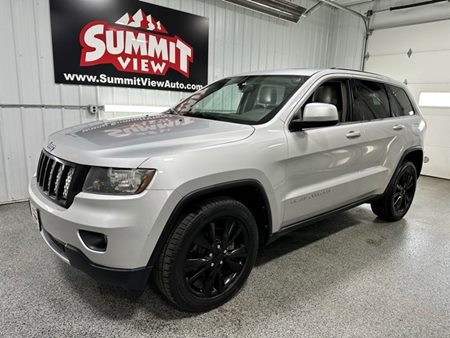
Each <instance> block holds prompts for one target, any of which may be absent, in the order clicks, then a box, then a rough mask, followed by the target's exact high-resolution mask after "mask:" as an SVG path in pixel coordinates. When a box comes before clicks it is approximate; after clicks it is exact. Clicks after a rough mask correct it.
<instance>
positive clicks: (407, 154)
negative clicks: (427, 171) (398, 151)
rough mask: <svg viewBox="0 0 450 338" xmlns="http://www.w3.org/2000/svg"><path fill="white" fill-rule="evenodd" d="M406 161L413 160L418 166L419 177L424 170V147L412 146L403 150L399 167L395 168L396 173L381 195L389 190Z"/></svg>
mask: <svg viewBox="0 0 450 338" xmlns="http://www.w3.org/2000/svg"><path fill="white" fill-rule="evenodd" d="M406 161H409V162H412V164H414V166H415V167H416V171H417V177H419V175H420V172H421V171H422V165H423V149H422V147H420V146H417V147H411V148H408V149H406V150H405V151H404V152H403V155H402V157H401V158H400V161H398V164H397V167H396V168H395V171H394V174H393V175H392V177H391V179H390V181H389V184H388V185H387V187H386V189H385V190H384V192H383V194H381V195H380V196H383V195H385V194H386V192H387V191H389V189H390V188H391V186H392V184H394V181H395V177H396V176H397V173H398V169H399V168H400V166H401V165H402V164H403V163H405V162H406Z"/></svg>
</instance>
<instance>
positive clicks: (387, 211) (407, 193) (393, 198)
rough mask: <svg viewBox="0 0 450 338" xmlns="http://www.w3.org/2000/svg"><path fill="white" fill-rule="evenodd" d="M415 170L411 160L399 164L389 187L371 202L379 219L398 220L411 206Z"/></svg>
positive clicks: (414, 186) (414, 190)
mask: <svg viewBox="0 0 450 338" xmlns="http://www.w3.org/2000/svg"><path fill="white" fill-rule="evenodd" d="M416 182H417V170H416V167H415V166H414V164H412V163H411V162H404V163H402V164H401V165H400V167H399V169H398V170H397V173H396V175H395V177H394V179H393V183H392V184H391V185H390V187H389V189H388V190H387V191H386V193H385V194H384V195H383V197H381V198H380V199H379V200H377V201H375V202H373V203H372V204H371V207H372V211H373V212H374V213H375V214H376V215H377V216H378V217H379V218H381V219H383V220H385V221H389V222H394V221H398V220H400V219H401V218H403V216H405V215H406V213H407V212H408V210H409V208H410V207H411V204H412V201H413V198H414V194H415V192H416Z"/></svg>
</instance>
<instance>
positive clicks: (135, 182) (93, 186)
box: [83, 167, 156, 195]
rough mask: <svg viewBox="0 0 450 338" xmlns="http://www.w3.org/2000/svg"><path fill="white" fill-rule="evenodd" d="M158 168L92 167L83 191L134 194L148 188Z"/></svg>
mask: <svg viewBox="0 0 450 338" xmlns="http://www.w3.org/2000/svg"><path fill="white" fill-rule="evenodd" d="M155 173H156V170H153V169H114V168H99V167H92V168H91V169H90V170H89V173H88V175H87V177H86V180H85V182H84V185H83V191H84V192H89V193H93V194H111V195H133V194H139V193H141V192H143V191H144V190H145V188H147V186H148V185H149V183H150V182H151V180H152V179H153V176H155Z"/></svg>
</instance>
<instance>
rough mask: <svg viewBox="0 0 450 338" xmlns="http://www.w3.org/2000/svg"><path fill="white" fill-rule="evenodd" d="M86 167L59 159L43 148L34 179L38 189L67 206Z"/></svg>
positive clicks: (81, 179)
mask: <svg viewBox="0 0 450 338" xmlns="http://www.w3.org/2000/svg"><path fill="white" fill-rule="evenodd" d="M87 170H88V167H86V166H82V165H78V164H74V163H71V162H67V161H64V160H61V159H59V158H56V157H54V156H53V155H50V154H49V153H47V152H46V151H45V150H43V151H42V153H41V157H40V158H39V163H38V168H37V172H36V180H37V184H38V186H39V189H40V191H41V192H42V193H43V194H44V195H45V196H47V197H48V198H50V199H51V200H53V201H54V202H55V203H57V204H59V205H61V206H63V207H64V208H68V207H69V206H70V205H71V204H72V202H73V199H74V197H75V195H76V194H78V193H79V192H80V191H81V189H82V187H83V183H84V179H85V178H86V173H87Z"/></svg>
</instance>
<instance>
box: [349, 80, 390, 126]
mask: <svg viewBox="0 0 450 338" xmlns="http://www.w3.org/2000/svg"><path fill="white" fill-rule="evenodd" d="M353 95H354V99H353V117H352V120H353V121H364V120H374V119H382V118H386V117H391V113H390V109H389V100H388V97H387V94H386V90H385V88H384V85H383V84H382V83H378V82H372V81H364V80H355V81H354V93H353Z"/></svg>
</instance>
